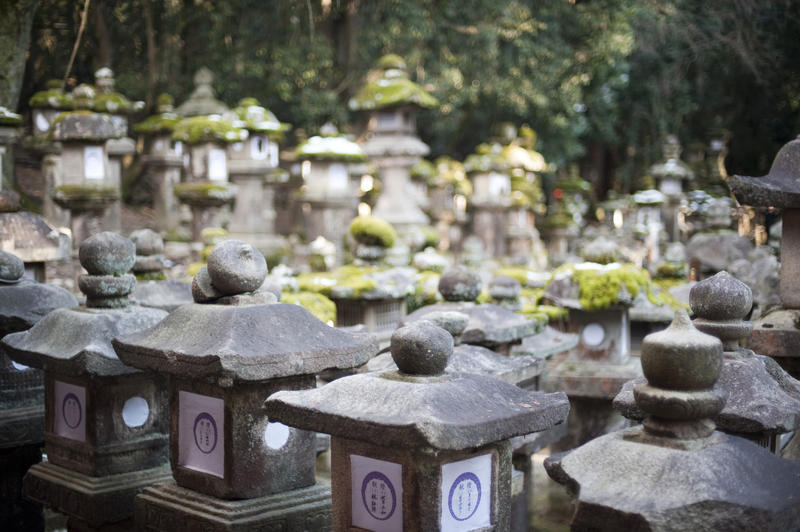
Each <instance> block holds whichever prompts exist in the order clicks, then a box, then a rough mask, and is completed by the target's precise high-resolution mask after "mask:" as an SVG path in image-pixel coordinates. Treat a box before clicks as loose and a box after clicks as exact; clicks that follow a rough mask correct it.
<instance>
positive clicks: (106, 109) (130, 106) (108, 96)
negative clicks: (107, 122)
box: [92, 92, 137, 114]
mask: <svg viewBox="0 0 800 532" xmlns="http://www.w3.org/2000/svg"><path fill="white" fill-rule="evenodd" d="M136 107H137V106H136V104H135V103H134V102H132V101H130V100H129V99H128V98H126V97H125V96H124V95H122V94H120V93H119V92H98V93H97V94H96V95H95V97H94V105H93V106H92V108H93V109H94V110H95V111H97V112H100V113H112V114H128V113H131V112H133V111H134V110H136Z"/></svg>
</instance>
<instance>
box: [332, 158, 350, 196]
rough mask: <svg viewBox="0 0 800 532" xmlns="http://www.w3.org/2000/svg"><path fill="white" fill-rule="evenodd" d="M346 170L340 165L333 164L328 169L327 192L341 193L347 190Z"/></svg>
mask: <svg viewBox="0 0 800 532" xmlns="http://www.w3.org/2000/svg"><path fill="white" fill-rule="evenodd" d="M347 179H348V178H347V168H346V167H345V166H344V165H343V164H342V163H333V164H332V165H331V166H330V168H328V190H330V191H331V192H342V191H344V190H347Z"/></svg>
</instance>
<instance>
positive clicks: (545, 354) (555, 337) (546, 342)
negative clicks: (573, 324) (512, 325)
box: [511, 325, 578, 359]
mask: <svg viewBox="0 0 800 532" xmlns="http://www.w3.org/2000/svg"><path fill="white" fill-rule="evenodd" d="M576 345H578V335H577V334H575V333H567V332H562V331H559V330H558V329H555V328H553V327H550V326H549V325H548V326H546V327H545V328H544V329H543V330H542V331H541V332H538V333H536V334H534V335H532V336H526V337H525V338H523V339H522V343H521V344H517V345H513V346H511V354H512V355H513V356H526V355H529V356H533V357H536V358H542V359H545V358H549V357H551V356H553V355H556V354H558V353H563V352H564V351H569V350H570V349H572V348H573V347H575V346H576Z"/></svg>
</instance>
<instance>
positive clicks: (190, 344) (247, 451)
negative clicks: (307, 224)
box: [114, 240, 376, 531]
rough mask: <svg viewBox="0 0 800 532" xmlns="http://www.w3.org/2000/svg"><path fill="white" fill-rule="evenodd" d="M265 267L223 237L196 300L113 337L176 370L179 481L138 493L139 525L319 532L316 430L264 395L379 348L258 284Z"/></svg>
mask: <svg viewBox="0 0 800 532" xmlns="http://www.w3.org/2000/svg"><path fill="white" fill-rule="evenodd" d="M266 273H267V266H266V262H265V260H264V257H263V256H262V255H261V254H260V253H259V252H258V251H257V250H255V249H254V248H253V247H252V246H250V245H248V244H245V243H243V242H238V241H235V240H228V241H224V242H222V243H220V244H218V245H217V246H216V247H215V248H214V250H213V251H212V252H211V254H210V255H209V258H208V266H206V267H203V268H201V270H200V271H199V272H198V273H197V275H196V276H195V278H194V282H193V295H194V299H195V301H196V302H195V303H190V304H187V305H184V306H182V307H180V308H178V309H176V310H174V311H173V312H172V313H171V314H170V315H169V317H167V318H166V319H165V320H164V321H163V322H162V323H160V324H159V325H157V326H156V327H153V328H151V329H149V330H145V331H142V332H139V333H136V334H132V335H127V336H120V337H118V338H117V339H116V340H115V341H114V346H115V348H116V349H117V352H118V353H119V354H120V356H121V357H122V359H123V360H125V361H126V362H127V363H129V364H131V365H132V366H135V367H139V368H142V369H148V370H150V371H155V372H157V373H158V374H161V375H165V374H169V375H170V376H171V384H170V392H169V393H170V461H171V465H172V474H173V477H174V479H175V481H174V482H168V483H165V484H159V485H156V486H152V487H150V488H147V489H145V490H144V492H143V493H142V495H141V496H140V497H139V498H138V499H137V502H136V511H137V523H138V524H139V526H140V527H142V528H146V529H148V530H163V531H167V530H169V531H172V530H176V529H185V527H186V523H194V524H196V526H198V527H202V528H203V529H204V530H239V529H241V528H240V527H244V526H245V524H246V526H248V527H254V528H257V529H259V530H273V529H279V530H319V529H323V528H324V526H325V524H326V523H327V522H329V519H330V502H329V493H330V491H329V488H327V487H326V486H324V485H316V484H315V483H314V466H315V454H316V451H315V436H314V434H313V433H311V432H306V431H302V430H297V429H292V428H289V427H287V426H285V425H283V424H281V423H277V422H275V420H273V419H272V417H271V416H267V414H266V412H265V411H264V408H263V401H264V399H265V398H266V397H267V396H269V395H270V394H272V393H273V392H275V391H277V390H286V389H303V388H313V387H314V386H315V375H316V374H317V373H319V372H321V371H322V370H325V369H329V368H331V369H332V368H338V369H344V368H351V367H354V366H357V365H361V364H363V363H364V362H366V360H367V359H368V358H369V356H370V355H371V354H372V353H374V352H375V351H376V345H375V343H374V340H373V339H372V338H371V337H370V336H369V335H358V334H353V333H346V332H344V331H340V330H337V329H334V328H331V327H328V326H327V325H325V324H324V323H322V322H321V321H319V320H318V319H316V318H314V317H313V316H312V315H311V314H310V313H309V312H308V311H306V310H305V309H303V308H302V307H300V306H298V305H292V304H284V303H276V298H275V296H274V294H272V293H270V292H257V291H255V290H257V289H258V288H259V287H260V286H261V284H262V283H263V281H264V278H265V277H266Z"/></svg>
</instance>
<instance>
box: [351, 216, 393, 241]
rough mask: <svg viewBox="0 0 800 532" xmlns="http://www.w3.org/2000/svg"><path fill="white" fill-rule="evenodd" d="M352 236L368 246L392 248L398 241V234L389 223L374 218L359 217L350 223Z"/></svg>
mask: <svg viewBox="0 0 800 532" xmlns="http://www.w3.org/2000/svg"><path fill="white" fill-rule="evenodd" d="M350 234H351V235H353V238H354V239H355V240H356V242H358V243H360V244H364V245H366V246H382V247H385V248H390V247H392V246H393V245H394V243H395V241H396V240H397V232H396V231H395V230H394V227H392V226H391V224H389V223H388V222H385V221H383V220H381V219H379V218H374V217H372V216H358V217H356V218H354V219H353V221H352V222H350Z"/></svg>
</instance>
